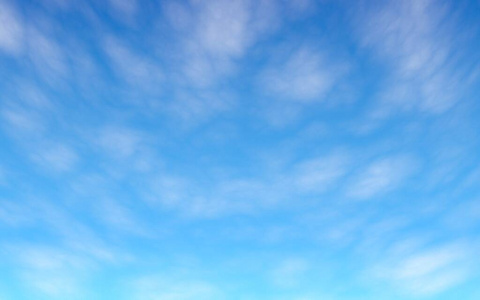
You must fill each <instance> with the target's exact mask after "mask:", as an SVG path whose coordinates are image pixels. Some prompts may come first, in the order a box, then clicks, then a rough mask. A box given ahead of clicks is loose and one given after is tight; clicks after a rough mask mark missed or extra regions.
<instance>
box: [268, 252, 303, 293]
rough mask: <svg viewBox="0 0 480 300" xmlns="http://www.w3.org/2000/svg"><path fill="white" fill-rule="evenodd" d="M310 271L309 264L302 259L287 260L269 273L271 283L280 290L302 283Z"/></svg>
mask: <svg viewBox="0 0 480 300" xmlns="http://www.w3.org/2000/svg"><path fill="white" fill-rule="evenodd" d="M309 269H310V263H309V262H308V261H307V260H305V259H303V258H289V259H285V260H284V261H282V262H280V263H279V264H278V266H276V267H275V268H274V269H273V270H272V272H271V280H272V282H273V283H274V284H275V285H276V286H278V287H281V288H293V287H295V286H297V285H299V284H300V283H301V282H302V278H304V276H306V273H307V272H308V270H309Z"/></svg>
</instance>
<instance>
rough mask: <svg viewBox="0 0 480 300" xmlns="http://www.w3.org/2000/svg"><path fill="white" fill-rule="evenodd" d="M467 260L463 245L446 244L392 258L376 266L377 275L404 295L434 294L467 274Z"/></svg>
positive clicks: (458, 282)
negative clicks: (384, 264)
mask: <svg viewBox="0 0 480 300" xmlns="http://www.w3.org/2000/svg"><path fill="white" fill-rule="evenodd" d="M468 259H469V258H468V254H467V253H466V252H465V247H464V246H463V245H461V244H455V243H453V244H447V245H443V246H439V247H437V248H432V249H426V250H423V251H419V252H415V253H411V254H406V255H404V257H395V258H393V260H392V261H391V262H389V265H387V266H384V267H381V268H379V269H377V271H378V273H377V275H378V276H380V278H383V279H387V280H390V281H391V283H392V284H393V285H395V286H397V287H398V288H401V289H403V290H404V292H405V293H407V294H412V295H414V296H433V295H436V294H439V293H441V292H443V291H445V290H447V289H449V288H451V287H453V286H455V285H458V284H460V283H461V282H463V281H464V280H465V279H466V278H467V277H468V274H469V266H468Z"/></svg>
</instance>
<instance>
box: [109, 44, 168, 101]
mask: <svg viewBox="0 0 480 300" xmlns="http://www.w3.org/2000/svg"><path fill="white" fill-rule="evenodd" d="M103 46H104V47H103V48H104V50H105V52H106V53H107V55H108V56H109V58H110V60H111V62H112V67H113V70H114V71H115V72H116V73H117V74H118V75H119V76H120V77H121V78H122V79H124V80H125V81H126V82H128V83H129V84H131V86H132V87H134V88H139V87H141V88H143V89H144V90H145V91H147V92H148V91H158V90H159V87H160V86H161V83H162V79H163V72H162V70H161V68H160V67H159V66H158V65H157V63H156V62H155V61H154V60H153V59H149V58H147V56H146V55H145V53H144V54H143V55H142V54H140V53H136V52H135V51H134V50H132V49H131V48H129V47H128V46H127V45H126V43H125V41H122V40H120V39H117V38H114V37H107V38H106V39H105V42H104V45H103Z"/></svg>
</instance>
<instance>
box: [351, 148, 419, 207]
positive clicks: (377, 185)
mask: <svg viewBox="0 0 480 300" xmlns="http://www.w3.org/2000/svg"><path fill="white" fill-rule="evenodd" d="M415 168H416V162H415V160H414V159H413V158H411V157H407V156H397V157H395V156H394V157H387V158H383V159H379V160H377V161H374V162H372V163H371V164H370V165H368V166H367V167H366V168H365V169H364V170H363V171H361V172H360V173H359V174H357V175H356V179H355V180H354V182H353V183H352V184H351V185H350V186H349V188H348V193H349V194H350V195H351V196H354V197H359V198H371V197H374V196H377V195H381V194H383V193H385V192H388V191H392V190H393V189H395V188H398V187H399V186H400V185H401V184H402V181H403V180H405V179H406V178H407V177H408V176H410V175H411V174H412V172H413V171H414V170H415Z"/></svg>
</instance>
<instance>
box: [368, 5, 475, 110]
mask: <svg viewBox="0 0 480 300" xmlns="http://www.w3.org/2000/svg"><path fill="white" fill-rule="evenodd" d="M449 6H450V4H448V3H446V2H440V1H433V0H422V1H402V2H396V1H387V2H385V3H382V4H380V7H377V6H375V7H374V8H373V7H371V8H370V9H367V11H368V12H367V13H366V14H365V15H364V16H363V17H362V18H361V19H362V23H363V24H364V26H362V28H363V30H362V40H363V43H364V44H365V45H367V46H369V47H372V48H373V49H374V50H375V53H376V54H378V56H379V57H381V58H383V59H384V60H385V61H386V63H387V65H388V69H389V70H392V71H391V72H389V71H387V73H390V74H389V75H390V76H391V78H390V79H388V80H387V82H386V84H387V86H386V88H385V90H384V92H383V94H382V95H381V101H382V102H383V104H386V105H393V106H394V107H397V108H399V107H400V108H402V109H412V108H415V109H420V110H423V111H428V112H434V113H438V112H443V111H445V110H447V109H449V108H450V107H452V106H453V105H454V104H455V103H456V102H457V101H460V100H461V99H462V97H463V96H464V95H465V94H464V93H465V91H466V88H467V86H468V84H469V83H468V78H469V75H468V73H465V71H466V70H467V69H465V65H464V64H462V63H463V61H462V57H461V56H459V52H458V50H459V49H458V47H459V45H458V44H457V42H458V41H459V40H460V39H458V38H456V36H455V33H454V28H455V26H458V25H457V24H455V16H454V15H453V14H452V13H451V10H450V8H451V7H449Z"/></svg>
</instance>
